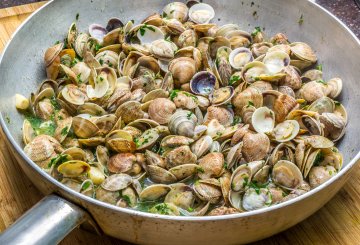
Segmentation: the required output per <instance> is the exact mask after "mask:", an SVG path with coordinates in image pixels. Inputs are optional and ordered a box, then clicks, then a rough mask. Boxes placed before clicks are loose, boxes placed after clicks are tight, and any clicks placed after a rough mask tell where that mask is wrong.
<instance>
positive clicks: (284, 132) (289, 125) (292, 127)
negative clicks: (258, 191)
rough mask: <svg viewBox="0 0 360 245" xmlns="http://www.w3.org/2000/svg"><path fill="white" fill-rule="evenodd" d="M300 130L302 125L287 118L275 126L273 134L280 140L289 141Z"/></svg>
mask: <svg viewBox="0 0 360 245" xmlns="http://www.w3.org/2000/svg"><path fill="white" fill-rule="evenodd" d="M299 130H300V125H299V123H298V122H297V121H295V120H286V121H284V122H282V123H279V124H278V125H276V127H275V128H274V131H273V134H274V137H275V140H276V141H278V142H287V141H290V140H292V139H294V138H295V137H296V136H297V135H298V133H299Z"/></svg>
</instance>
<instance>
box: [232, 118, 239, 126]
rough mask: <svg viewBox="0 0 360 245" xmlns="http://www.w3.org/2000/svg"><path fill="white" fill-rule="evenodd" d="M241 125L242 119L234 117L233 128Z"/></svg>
mask: <svg viewBox="0 0 360 245" xmlns="http://www.w3.org/2000/svg"><path fill="white" fill-rule="evenodd" d="M239 123H241V117H239V116H234V121H233V122H232V124H231V126H235V125H237V124H239Z"/></svg>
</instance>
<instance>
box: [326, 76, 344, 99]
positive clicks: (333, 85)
mask: <svg viewBox="0 0 360 245" xmlns="http://www.w3.org/2000/svg"><path fill="white" fill-rule="evenodd" d="M342 84H343V83H342V80H341V79H340V78H338V77H335V78H332V79H330V80H329V81H328V82H327V83H326V85H327V89H328V96H329V97H330V98H333V99H335V98H336V97H338V96H339V95H340V93H341V91H342V86H343V85H342Z"/></svg>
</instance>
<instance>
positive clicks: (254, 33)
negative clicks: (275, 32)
mask: <svg viewBox="0 0 360 245" xmlns="http://www.w3.org/2000/svg"><path fill="white" fill-rule="evenodd" d="M259 32H261V28H260V27H259V26H257V27H255V29H254V31H253V32H252V33H251V36H253V37H255V36H256V35H257V34H258V33H259Z"/></svg>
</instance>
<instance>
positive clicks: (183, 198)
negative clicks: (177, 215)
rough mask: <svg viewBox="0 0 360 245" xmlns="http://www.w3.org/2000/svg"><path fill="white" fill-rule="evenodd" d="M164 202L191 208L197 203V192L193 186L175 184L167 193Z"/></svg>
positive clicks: (187, 208) (186, 208)
mask: <svg viewBox="0 0 360 245" xmlns="http://www.w3.org/2000/svg"><path fill="white" fill-rule="evenodd" d="M164 202H165V203H172V204H174V205H176V206H177V207H180V208H182V209H185V210H189V209H190V208H191V207H192V206H193V205H194V203H195V194H194V192H193V191H192V188H191V187H189V186H187V185H176V186H175V185H174V186H173V187H172V190H171V191H170V192H169V193H168V194H167V195H166V197H165V200H164Z"/></svg>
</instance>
